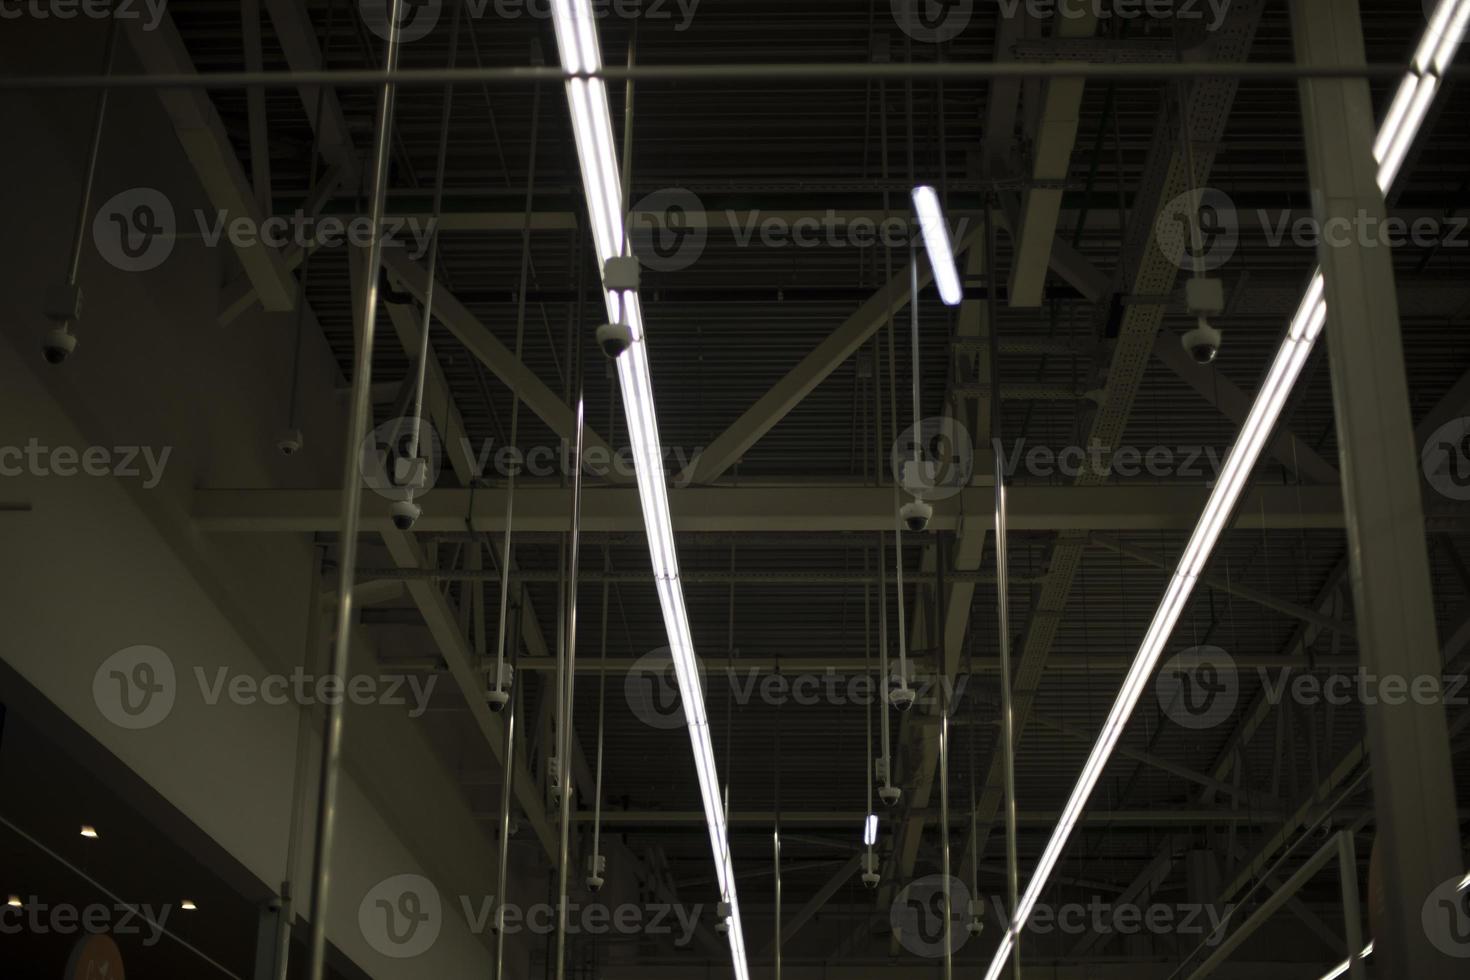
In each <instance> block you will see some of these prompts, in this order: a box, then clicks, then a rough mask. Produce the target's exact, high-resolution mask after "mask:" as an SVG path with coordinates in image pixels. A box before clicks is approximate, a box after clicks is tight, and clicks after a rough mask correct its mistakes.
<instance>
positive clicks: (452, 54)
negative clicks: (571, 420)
mask: <svg viewBox="0 0 1470 980" xmlns="http://www.w3.org/2000/svg"><path fill="white" fill-rule="evenodd" d="M463 11H464V7H463V6H456V7H455V9H454V27H453V28H452V29H451V30H450V33H449V67H451V68H453V67H454V62H455V60H456V58H457V57H458V55H459V24H460V14H461V13H462V12H463ZM453 112H454V86H453V85H446V86H444V106H443V108H442V109H441V110H440V114H439V157H438V162H437V164H436V165H435V170H434V205H433V219H432V222H431V224H430V227H429V258H428V285H427V286H425V287H424V316H423V320H422V322H421V327H422V330H421V332H420V336H419V359H418V365H417V373H416V375H415V378H414V393H413V421H412V423H411V424H412V425H413V434H412V435H411V436H410V437H409V443H408V458H409V459H410V460H414V459H418V458H419V438H420V436H421V435H422V433H423V426H424V421H423V415H424V380H425V378H426V377H427V375H428V367H429V327H430V326H431V325H432V324H433V322H434V287H435V285H437V283H438V279H439V217H440V215H441V213H442V212H443V210H444V170H445V168H446V167H447V166H448V163H449V120H450V117H451V115H452V114H453ZM447 434H448V433H446V435H447ZM408 493H409V499H410V500H412V499H413V487H409V490H408Z"/></svg>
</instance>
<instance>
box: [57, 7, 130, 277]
mask: <svg viewBox="0 0 1470 980" xmlns="http://www.w3.org/2000/svg"><path fill="white" fill-rule="evenodd" d="M119 20H121V18H120V17H116V16H114V17H113V18H112V23H111V24H109V25H108V26H107V53H106V54H105V55H103V59H102V75H103V77H104V78H110V77H111V76H112V66H113V63H114V62H115V61H116V59H117V35H118V30H119V28H118V21H119ZM107 93H108V89H106V88H103V89H102V94H101V95H99V96H98V97H97V115H96V116H95V117H94V119H93V122H92V146H91V147H90V148H89V149H88V150H87V176H86V177H85V178H83V181H82V203H81V204H80V205H79V206H78V208H77V228H76V234H75V236H74V237H73V238H72V242H71V264H70V265H69V266H67V271H66V282H67V285H69V286H75V285H76V284H77V274H78V273H79V272H80V271H81V268H82V248H83V246H84V245H85V244H86V241H87V228H88V227H90V225H91V222H90V220H89V219H90V218H91V214H92V189H93V185H95V184H96V183H97V158H98V156H99V155H100V154H101V152H102V127H103V125H104V124H105V123H106V122H107Z"/></svg>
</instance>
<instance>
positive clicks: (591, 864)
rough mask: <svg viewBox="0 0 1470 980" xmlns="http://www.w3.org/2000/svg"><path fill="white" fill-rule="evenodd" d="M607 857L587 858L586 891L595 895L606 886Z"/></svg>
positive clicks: (595, 855) (594, 855) (598, 855)
mask: <svg viewBox="0 0 1470 980" xmlns="http://www.w3.org/2000/svg"><path fill="white" fill-rule="evenodd" d="M606 874H607V857H606V856H605V855H602V854H593V855H590V856H589V857H588V858H587V890H588V891H590V892H591V893H592V894H594V895H596V894H597V893H598V892H600V891H602V886H603V885H605V884H607V879H606V877H604V876H605V875H606Z"/></svg>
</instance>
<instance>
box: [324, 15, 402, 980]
mask: <svg viewBox="0 0 1470 980" xmlns="http://www.w3.org/2000/svg"><path fill="white" fill-rule="evenodd" d="M400 3H401V0H391V6H390V7H389V16H388V24H389V27H388V43H387V50H386V55H385V64H386V65H387V67H388V69H389V71H390V72H391V71H392V69H394V68H396V67H397V65H398V43H399V36H400V34H399V21H398V16H399V6H400ZM394 95H395V93H394V88H393V85H392V83H387V84H384V85H383V88H382V91H381V92H379V93H378V111H377V128H376V130H375V133H376V135H375V137H374V143H373V169H372V185H371V186H372V197H371V203H370V204H369V207H368V221H369V223H370V225H371V227H372V228H373V229H375V230H376V229H378V228H380V227H381V226H382V221H383V209H384V203H385V201H386V198H387V193H388V154H389V151H390V149H391V146H392V139H391V131H392V129H393V102H394ZM382 251H383V239H382V236H380V235H378V234H374V235H373V237H372V242H371V243H370V244H369V246H368V254H367V268H366V269H365V270H364V271H363V299H362V310H361V317H362V322H361V323H360V324H359V327H358V333H357V363H356V366H355V368H354V370H353V372H352V414H351V417H350V418H349V421H348V426H347V446H346V449H345V450H344V452H343V456H344V457H345V460H344V464H343V469H344V473H343V477H342V538H341V557H342V562H341V569H340V571H339V573H338V574H339V577H340V584H339V585H338V590H339V593H338V605H337V638H336V644H335V646H334V647H333V648H332V671H331V676H334V677H338V678H341V677H345V676H346V675H347V667H348V664H349V662H350V661H349V656H348V655H349V653H350V647H351V643H352V623H353V608H352V590H353V586H354V585H355V584H356V571H357V544H358V542H357V532H358V527H359V525H360V524H361V518H362V478H361V476H360V474H359V473H358V471H357V466H358V451H359V447H360V446H361V445H362V442H363V439H364V438H366V436H367V425H368V420H369V419H370V418H371V417H372V382H373V377H372V375H373V337H374V335H375V333H376V329H377V310H378V267H379V265H380V264H381V263H382V259H383V254H382ZM343 714H344V711H343V705H342V703H341V701H340V700H336V701H333V702H331V703H329V704H328V705H327V717H326V723H325V729H324V731H323V735H322V768H321V785H320V788H319V792H318V794H317V818H316V847H315V850H314V853H313V855H312V861H313V864H314V867H313V870H312V889H311V955H310V960H309V963H310V966H309V968H308V971H307V975H308V977H309V978H310V980H322V977H323V976H324V975H325V972H326V958H327V904H328V900H329V895H328V891H329V889H330V887H331V883H332V879H331V860H332V845H333V843H334V838H335V835H336V830H337V786H338V782H339V781H340V778H341V773H342V720H343Z"/></svg>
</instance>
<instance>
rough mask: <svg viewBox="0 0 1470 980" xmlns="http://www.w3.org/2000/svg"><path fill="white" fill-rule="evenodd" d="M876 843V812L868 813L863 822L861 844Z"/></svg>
mask: <svg viewBox="0 0 1470 980" xmlns="http://www.w3.org/2000/svg"><path fill="white" fill-rule="evenodd" d="M876 843H878V814H876V813H870V814H868V819H867V820H866V821H864V822H863V846H864V847H872V846H873V845H874V844H876Z"/></svg>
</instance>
